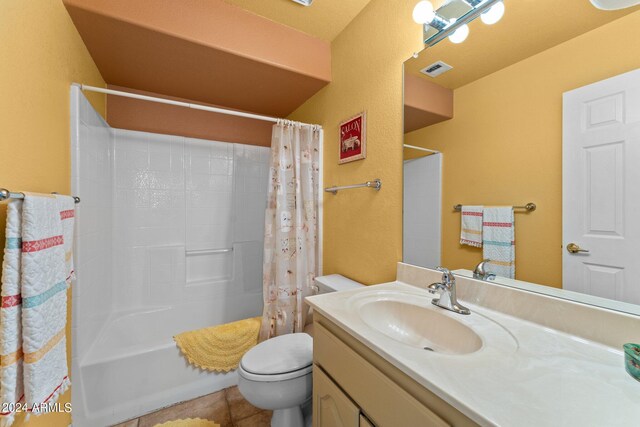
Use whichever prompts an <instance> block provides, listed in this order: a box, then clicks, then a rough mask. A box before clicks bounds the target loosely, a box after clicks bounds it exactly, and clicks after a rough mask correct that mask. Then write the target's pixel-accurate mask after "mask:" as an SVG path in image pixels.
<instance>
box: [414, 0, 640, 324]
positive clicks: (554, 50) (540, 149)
mask: <svg viewBox="0 0 640 427" xmlns="http://www.w3.org/2000/svg"><path fill="white" fill-rule="evenodd" d="M456 2H461V0H451V1H448V2H445V4H444V6H443V7H446V6H447V5H448V6H449V7H452V6H451V3H456ZM504 5H505V9H506V10H505V13H504V16H503V18H502V20H500V21H499V22H498V23H496V24H494V25H486V24H484V23H483V22H482V21H481V20H480V19H476V20H474V21H472V22H471V23H470V24H469V30H470V32H469V35H468V37H467V38H466V40H465V41H464V42H462V43H458V44H455V43H452V42H451V41H450V40H447V39H445V40H443V41H441V42H439V43H438V44H436V45H435V46H432V47H428V48H426V49H425V50H423V51H422V52H419V53H417V54H416V55H414V57H412V58H410V59H409V60H408V61H406V62H405V64H404V75H405V107H404V108H405V125H404V126H405V135H404V144H405V145H404V218H403V219H404V221H403V228H404V236H403V239H404V244H403V246H404V247H403V253H404V261H405V262H407V263H410V264H414V265H420V266H425V267H433V266H436V265H443V266H446V267H448V268H450V269H452V270H458V273H459V274H463V275H472V274H473V272H474V270H476V267H477V266H478V265H479V264H480V263H481V262H482V261H483V260H485V259H489V260H490V261H489V262H488V263H486V264H484V265H481V266H480V268H478V269H477V270H476V275H477V276H478V277H483V278H484V279H486V280H493V281H495V282H498V283H502V284H506V285H510V286H519V287H523V288H527V289H529V290H534V291H539V292H544V293H547V294H554V295H557V296H561V297H565V298H571V299H575V300H578V301H581V302H584V303H591V304H595V305H600V306H604V307H608V308H613V309H616V310H621V311H625V312H629V313H634V314H640V7H638V6H636V7H632V8H627V9H623V10H617V11H604V10H599V9H596V8H595V7H594V6H593V5H592V4H591V2H590V1H588V0H567V1H562V2H558V1H555V0H537V1H518V0H505V1H504ZM454 9H455V8H453V9H451V10H454ZM449 67H451V68H450V69H449ZM434 72H435V73H434ZM434 74H435V75H434ZM529 203H533V204H535V209H534V206H532V205H529V206H527V205H528V204H529ZM458 205H460V206H458ZM504 207H507V209H504ZM510 207H513V208H514V209H513V210H511V209H509V208H510ZM511 212H513V213H511ZM463 218H464V223H463ZM510 221H512V222H513V226H512V227H511V226H510V225H509V223H510ZM505 224H506V225H505Z"/></svg>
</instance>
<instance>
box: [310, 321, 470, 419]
mask: <svg viewBox="0 0 640 427" xmlns="http://www.w3.org/2000/svg"><path fill="white" fill-rule="evenodd" d="M313 331H314V337H313V362H314V369H313V425H314V427H357V426H360V427H374V426H375V427H432V426H433V427H446V426H456V427H457V426H461V427H467V426H477V424H476V423H474V422H473V421H472V420H471V419H469V418H467V417H466V416H465V415H464V414H462V413H461V412H459V411H458V410H457V409H455V408H454V407H452V406H451V405H449V404H448V403H446V402H445V401H443V400H442V399H440V398H439V397H438V396H436V395H435V394H433V393H432V392H430V391H429V390H427V389H425V388H424V387H423V386H422V385H420V384H418V383H417V382H415V381H414V380H413V379H411V378H410V377H408V376H407V375H406V374H404V373H403V372H402V371H400V370H399V369H398V368H396V367H395V366H393V365H392V364H391V363H389V362H387V361H386V360H384V359H383V358H382V357H380V356H379V355H378V354H376V353H375V352H374V351H373V350H371V349H370V348H368V347H367V346H365V345H364V344H362V343H361V342H360V341H358V340H356V339H355V338H353V337H352V336H351V335H349V334H348V333H347V332H345V331H344V330H343V329H341V328H340V327H338V326H337V325H335V324H334V323H332V322H331V321H329V320H328V319H327V318H325V317H323V316H322V315H320V314H318V313H315V314H314V330H313Z"/></svg>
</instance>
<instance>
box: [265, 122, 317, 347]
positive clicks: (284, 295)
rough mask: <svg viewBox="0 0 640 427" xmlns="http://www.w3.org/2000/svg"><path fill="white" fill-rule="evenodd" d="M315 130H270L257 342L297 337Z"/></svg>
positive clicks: (309, 251)
mask: <svg viewBox="0 0 640 427" xmlns="http://www.w3.org/2000/svg"><path fill="white" fill-rule="evenodd" d="M321 132H322V131H321V129H320V127H319V126H302V125H301V124H300V123H295V122H291V121H288V120H281V121H279V122H278V123H277V124H276V125H274V126H273V133H272V138H271V169H270V172H269V195H268V204H267V210H266V215H265V238H264V264H263V291H264V313H263V318H262V328H261V330H260V340H261V341H262V340H265V339H268V338H271V337H275V336H278V335H283V334H287V333H292V332H302V331H303V329H304V326H305V323H306V320H307V316H308V308H307V307H306V305H305V304H304V303H303V302H304V297H305V296H307V295H310V294H311V286H312V285H313V280H314V279H315V276H316V274H317V266H318V265H319V263H318V200H319V194H318V171H319V149H320V144H321V140H320V138H321Z"/></svg>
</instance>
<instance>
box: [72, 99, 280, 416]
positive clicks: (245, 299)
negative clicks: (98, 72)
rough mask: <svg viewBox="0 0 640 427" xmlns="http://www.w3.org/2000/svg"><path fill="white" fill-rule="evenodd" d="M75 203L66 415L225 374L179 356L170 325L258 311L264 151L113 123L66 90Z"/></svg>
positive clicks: (123, 409)
mask: <svg viewBox="0 0 640 427" xmlns="http://www.w3.org/2000/svg"><path fill="white" fill-rule="evenodd" d="M71 108H72V111H71V113H72V114H71V122H72V123H71V125H72V129H71V131H72V187H73V188H72V190H73V194H76V195H78V196H80V197H81V199H82V203H81V204H80V205H79V207H78V210H77V224H76V242H75V261H76V270H77V280H76V282H75V283H74V284H73V294H72V295H73V297H72V298H73V300H72V309H73V313H72V314H73V316H72V340H73V341H72V342H73V347H72V381H73V387H72V404H73V425H74V426H75V427H83V426H92V427H93V426H97V425H112V424H116V423H118V422H121V421H124V420H127V419H129V418H133V417H136V416H139V415H141V414H144V413H147V412H151V411H153V410H156V409H159V408H162V407H164V406H167V405H170V404H172V403H175V402H179V401H182V400H187V399H192V398H194V397H197V396H202V395H204V394H208V393H213V392H215V391H218V390H221V389H223V388H225V387H228V386H231V385H234V384H236V383H237V379H236V374H235V372H231V373H211V372H205V371H202V370H200V369H198V368H196V367H193V366H191V365H189V364H188V362H187V361H186V359H185V358H183V356H182V355H181V354H180V351H179V350H178V348H177V347H176V345H175V343H174V341H173V336H174V335H176V334H177V333H180V332H183V331H188V330H193V329H198V328H203V327H207V326H213V325H218V324H222V323H227V322H231V321H234V320H239V319H243V318H248V317H254V316H258V315H260V314H261V312H262V251H263V248H262V247H263V238H264V236H263V234H264V209H265V206H266V197H267V181H268V170H269V153H270V150H269V149H268V148H265V147H257V146H248V145H241V144H232V143H226V142H215V141H204V140H197V139H193V138H184V137H178V136H170V135H159V134H152V133H145V132H134V131H127V130H120V129H113V128H111V127H109V125H108V124H107V123H106V122H105V121H104V120H103V119H102V118H101V117H100V115H99V114H97V113H96V112H95V110H94V109H93V108H92V107H91V105H90V104H89V102H88V101H87V99H86V98H85V97H84V95H83V94H82V93H81V91H80V89H79V88H78V87H72V91H71Z"/></svg>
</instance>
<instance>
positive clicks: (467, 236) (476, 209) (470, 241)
mask: <svg viewBox="0 0 640 427" xmlns="http://www.w3.org/2000/svg"><path fill="white" fill-rule="evenodd" d="M482 212H483V207H482V206H463V207H462V212H461V215H460V218H461V220H460V221H461V225H460V244H461V245H469V246H474V247H476V248H481V247H482Z"/></svg>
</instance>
